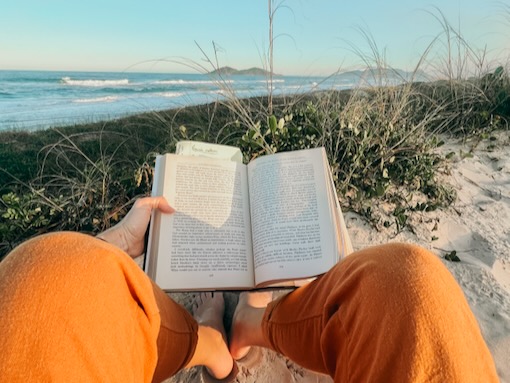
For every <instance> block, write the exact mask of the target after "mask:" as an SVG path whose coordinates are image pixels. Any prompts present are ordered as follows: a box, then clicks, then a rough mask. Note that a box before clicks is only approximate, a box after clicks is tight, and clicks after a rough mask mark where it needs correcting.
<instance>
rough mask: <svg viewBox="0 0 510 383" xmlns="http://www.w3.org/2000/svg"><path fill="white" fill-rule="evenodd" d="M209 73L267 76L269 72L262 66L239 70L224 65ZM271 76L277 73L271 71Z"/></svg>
mask: <svg viewBox="0 0 510 383" xmlns="http://www.w3.org/2000/svg"><path fill="white" fill-rule="evenodd" d="M209 74H210V75H222V76H267V75H269V74H270V72H269V71H267V70H265V69H262V68H249V69H241V70H239V69H235V68H232V67H229V66H224V67H221V68H218V69H216V70H213V71H212V72H209ZM273 76H278V75H277V74H274V73H273Z"/></svg>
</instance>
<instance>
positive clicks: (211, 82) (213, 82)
mask: <svg viewBox="0 0 510 383" xmlns="http://www.w3.org/2000/svg"><path fill="white" fill-rule="evenodd" d="M233 82H234V80H221V81H217V80H158V81H154V83H155V84H159V85H195V84H196V85H218V84H223V83H227V84H232V83H233Z"/></svg>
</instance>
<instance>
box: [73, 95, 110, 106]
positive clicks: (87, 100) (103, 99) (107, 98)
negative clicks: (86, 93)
mask: <svg viewBox="0 0 510 383" xmlns="http://www.w3.org/2000/svg"><path fill="white" fill-rule="evenodd" d="M118 99H119V98H118V97H117V96H104V97H96V98H79V99H77V100H73V102H77V103H80V104H87V103H93V102H113V101H117V100H118Z"/></svg>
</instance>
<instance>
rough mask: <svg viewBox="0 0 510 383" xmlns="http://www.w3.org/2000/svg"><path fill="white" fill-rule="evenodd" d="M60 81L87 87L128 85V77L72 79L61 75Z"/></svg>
mask: <svg viewBox="0 0 510 383" xmlns="http://www.w3.org/2000/svg"><path fill="white" fill-rule="evenodd" d="M60 81H61V82H63V83H64V84H66V85H73V86H89V87H96V88H100V87H105V86H119V85H129V80H128V79H121V80H72V79H71V77H62V78H61V80H60Z"/></svg>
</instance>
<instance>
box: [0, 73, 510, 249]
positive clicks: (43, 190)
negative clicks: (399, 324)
mask: <svg viewBox="0 0 510 383" xmlns="http://www.w3.org/2000/svg"><path fill="white" fill-rule="evenodd" d="M508 84H509V81H508V74H507V72H506V71H505V70H504V69H502V68H497V69H496V70H495V71H493V72H490V73H487V74H485V75H484V76H482V77H479V78H477V79H470V80H455V81H439V82H432V83H412V82H409V83H405V84H402V85H398V86H383V87H372V88H356V89H352V90H348V91H340V92H337V91H321V92H316V93H309V94H306V95H299V96H295V97H286V98H275V99H274V100H273V103H272V113H271V114H268V113H267V110H268V105H267V103H268V101H267V98H265V97H258V98H248V99H235V100H234V101H229V100H226V101H223V102H217V103H212V104H206V105H199V106H192V107H187V108H182V109H175V110H168V111H164V112H157V113H144V114H140V115H135V116H132V117H127V118H122V119H118V120H113V121H108V122H101V123H92V124H85V125H76V126H69V127H65V128H58V129H46V130H41V131H34V132H20V131H11V132H3V133H1V134H0V163H1V168H0V185H1V186H0V196H1V197H0V236H1V238H2V241H1V244H0V249H1V252H2V254H6V253H7V252H8V251H9V250H10V249H11V248H12V247H13V246H15V245H16V244H18V243H20V242H21V241H23V240H25V239H27V238H29V237H31V236H33V235H36V234H40V233H43V232H48V231H55V230H78V231H83V232H88V233H97V232H99V231H101V230H104V229H106V228H108V227H110V226H111V225H113V224H115V223H116V222H118V221H119V220H120V219H121V218H122V216H123V215H124V214H125V213H126V212H127V211H128V209H129V207H130V205H131V204H132V202H133V201H134V199H135V198H137V197H139V196H142V195H147V194H149V193H150V190H151V185H152V175H153V173H152V172H153V165H154V159H155V156H156V155H157V154H158V153H165V152H172V151H174V149H175V144H176V143H177V142H178V141H179V140H188V139H189V140H197V141H205V142H215V143H222V144H227V145H234V146H238V147H240V148H241V149H242V151H243V153H244V155H245V160H246V161H248V160H250V159H252V158H255V157H257V156H260V155H265V154H269V153H275V152H279V151H288V150H299V149H305V148H311V147H316V146H324V147H325V148H326V151H327V153H328V157H329V161H330V165H331V167H332V171H333V175H334V178H335V182H336V186H337V190H338V193H339V196H340V199H341V202H342V204H343V207H344V208H345V209H351V210H354V211H356V212H358V213H360V214H362V215H363V216H365V217H366V218H367V219H369V220H372V222H373V223H374V224H375V225H377V224H382V225H385V226H388V225H395V227H396V228H397V229H401V228H403V227H405V225H406V218H407V214H408V213H409V212H410V211H413V210H417V209H418V210H432V209H435V208H437V207H440V206H446V205H448V204H449V203H451V202H452V201H453V200H454V198H455V193H454V190H453V189H452V188H450V187H449V186H448V185H444V184H442V183H441V182H439V180H438V171H440V170H441V169H442V168H444V166H445V161H447V158H445V157H444V156H440V155H439V154H437V151H436V150H435V149H436V148H437V147H438V146H439V145H441V144H442V141H443V140H444V137H445V136H446V135H455V136H457V137H464V138H465V139H468V138H472V139H474V140H475V141H476V140H483V139H487V140H488V139H490V137H491V133H492V132H493V131H494V130H496V129H506V128H507V122H508V119H509V118H510V107H509V95H510V87H509V85H508ZM416 195H420V196H421V198H420V199H418V201H419V202H416V199H415V198H413V197H414V196H416ZM374 200H378V201H385V202H387V203H389V204H390V205H391V206H392V215H393V217H392V218H391V219H388V218H386V219H385V220H384V221H383V222H381V221H380V219H379V218H377V217H374V216H373V214H372V209H373V206H374Z"/></svg>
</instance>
